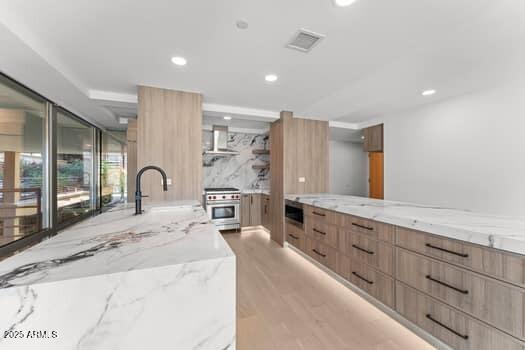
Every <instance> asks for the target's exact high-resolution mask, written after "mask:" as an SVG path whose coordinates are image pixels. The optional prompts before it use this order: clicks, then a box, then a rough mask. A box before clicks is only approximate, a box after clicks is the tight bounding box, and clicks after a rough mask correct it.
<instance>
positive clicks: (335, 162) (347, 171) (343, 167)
mask: <svg viewBox="0 0 525 350" xmlns="http://www.w3.org/2000/svg"><path fill="white" fill-rule="evenodd" d="M329 148H330V149H329V152H330V193H337V194H350V195H354V196H367V195H368V158H367V153H365V152H363V145H362V144H360V143H353V142H343V141H330V143H329Z"/></svg>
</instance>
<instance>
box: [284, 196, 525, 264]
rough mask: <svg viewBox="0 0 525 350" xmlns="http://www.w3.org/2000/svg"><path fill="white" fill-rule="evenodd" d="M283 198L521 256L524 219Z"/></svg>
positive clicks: (372, 202) (351, 200) (354, 200)
mask: <svg viewBox="0 0 525 350" xmlns="http://www.w3.org/2000/svg"><path fill="white" fill-rule="evenodd" d="M285 198H286V199H288V200H293V201H297V202H300V203H303V204H308V205H312V206H315V207H319V208H325V209H331V210H334V211H336V212H339V213H343V214H350V215H356V216H360V217H363V218H367V219H373V220H377V221H380V222H383V223H387V224H392V225H397V226H401V227H406V228H411V229H414V230H420V231H424V232H429V233H433V234H436V235H440V236H444V237H447V238H453V239H457V240H461V241H466V242H470V243H474V244H479V245H483V246H487V247H492V248H496V249H502V250H506V251H509V252H513V253H518V254H523V255H525V220H524V219H519V218H509V217H502V216H496V215H490V214H480V213H475V212H471V211H468V210H459V209H451V208H442V207H436V206H429V205H419V204H412V203H404V202H395V201H385V200H377V199H370V198H364V197H355V196H343V195H335V194H304V195H294V194H289V195H286V196H285Z"/></svg>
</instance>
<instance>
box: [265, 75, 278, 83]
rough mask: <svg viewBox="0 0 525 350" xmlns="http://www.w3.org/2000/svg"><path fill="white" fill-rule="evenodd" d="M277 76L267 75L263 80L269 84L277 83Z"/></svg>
mask: <svg viewBox="0 0 525 350" xmlns="http://www.w3.org/2000/svg"><path fill="white" fill-rule="evenodd" d="M277 79H278V78H277V75H275V74H268V75H266V76H265V77H264V80H266V81H267V82H269V83H273V82H274V81H277Z"/></svg>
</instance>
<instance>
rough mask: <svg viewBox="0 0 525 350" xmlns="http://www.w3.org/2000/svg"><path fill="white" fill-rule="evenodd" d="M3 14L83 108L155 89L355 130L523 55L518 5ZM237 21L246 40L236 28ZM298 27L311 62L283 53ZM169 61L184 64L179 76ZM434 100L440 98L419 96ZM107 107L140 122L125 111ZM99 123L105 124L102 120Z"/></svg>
mask: <svg viewBox="0 0 525 350" xmlns="http://www.w3.org/2000/svg"><path fill="white" fill-rule="evenodd" d="M0 6H1V8H0V22H3V24H4V25H5V26H6V27H7V28H9V29H10V30H11V31H13V32H14V33H16V35H17V36H18V37H20V38H21V39H22V40H23V41H24V42H26V43H28V44H29V45H30V46H31V47H32V48H33V49H34V50H35V51H36V52H37V53H38V54H39V56H41V57H42V58H43V59H45V61H46V62H48V63H49V64H50V65H51V66H52V67H53V68H54V69H56V70H57V71H59V72H60V73H61V74H62V75H63V76H64V77H66V78H67V79H68V80H69V81H71V82H72V84H73V85H74V86H75V87H77V88H78V89H79V90H80V91H82V92H83V93H85V94H86V96H87V95H89V91H90V90H99V91H106V92H111V93H115V94H131V95H135V94H136V86H137V85H152V86H158V87H164V88H172V89H181V90H189V91H198V92H202V93H203V95H204V101H205V102H206V103H213V104H224V105H231V106H244V107H248V108H255V109H265V110H271V111H279V110H292V111H294V112H295V114H296V115H301V116H305V117H314V118H319V119H327V120H338V121H343V122H351V123H357V122H364V121H367V120H371V119H376V118H381V117H384V116H386V115H388V114H390V113H394V112H397V111H399V110H403V109H408V108H413V107H416V106H419V105H422V104H425V103H431V102H436V101H438V100H440V99H444V98H448V97H452V96H456V95H459V94H463V93H466V92H470V91H472V90H476V89H480V88H484V87H488V86H491V85H492V84H496V83H497V82H498V80H499V79H502V78H504V77H505V76H506V74H509V72H512V69H513V67H515V66H516V65H517V64H518V63H520V62H521V60H522V59H523V58H524V56H525V55H523V53H524V51H525V50H524V48H523V46H524V45H523V42H524V39H525V27H524V25H523V24H522V23H524V21H525V1H521V0H440V1H436V0H396V1H391V0H358V1H357V2H356V3H354V4H353V5H352V6H350V7H347V8H336V7H334V6H333V5H332V0H308V1H305V0H286V1H283V0H265V1H260V0H259V1H255V0H221V1H211V0H149V1H130V0H112V1H108V0H75V1H68V0H40V1H20V0H0ZM239 19H243V20H245V21H247V22H248V23H249V28H248V29H246V30H239V29H237V28H236V26H235V22H236V21H237V20H239ZM300 28H306V29H309V30H312V31H315V32H319V33H322V34H325V35H326V38H324V39H323V40H322V41H321V42H320V43H319V45H318V46H316V47H315V48H314V49H313V50H312V51H311V52H310V53H308V54H305V53H301V52H298V51H294V50H290V49H286V48H285V45H286V43H287V42H288V41H289V40H290V38H291V37H292V35H293V34H294V33H296V32H297V30H298V29H300ZM6 53H7V52H6V51H4V53H3V54H6ZM174 55H181V56H184V57H186V58H187V60H188V65H187V66H186V67H182V68H181V67H176V66H174V65H173V64H172V63H171V62H170V58H171V57H172V56H174ZM0 68H1V66H0ZM270 72H271V73H276V74H278V75H279V80H278V81H277V83H275V84H268V83H266V82H265V81H264V75H265V74H267V73H270ZM8 73H9V72H8ZM427 88H435V89H437V90H438V94H436V95H434V96H432V97H426V98H425V97H422V96H421V95H420V93H421V91H422V90H424V89H427ZM99 105H100V104H99ZM105 107H108V108H109V109H110V110H112V111H113V112H114V114H119V110H120V111H121V112H122V113H125V114H126V113H127V115H128V116H129V115H130V113H131V114H132V110H131V111H130V108H129V106H118V105H117V106H105ZM94 118H98V119H99V121H100V122H101V123H105V124H108V123H110V122H108V119H107V115H101V117H99V116H97V115H94Z"/></svg>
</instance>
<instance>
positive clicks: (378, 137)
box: [363, 124, 383, 152]
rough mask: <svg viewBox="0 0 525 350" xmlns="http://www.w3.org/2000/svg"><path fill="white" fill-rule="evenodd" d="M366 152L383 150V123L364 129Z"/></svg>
mask: <svg viewBox="0 0 525 350" xmlns="http://www.w3.org/2000/svg"><path fill="white" fill-rule="evenodd" d="M363 136H364V143H363V148H364V151H365V152H383V124H381V125H376V126H371V127H369V128H366V129H363Z"/></svg>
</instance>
